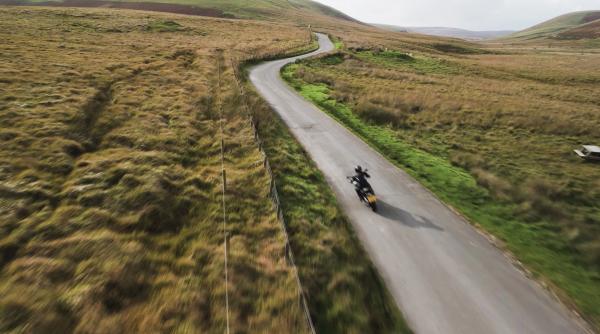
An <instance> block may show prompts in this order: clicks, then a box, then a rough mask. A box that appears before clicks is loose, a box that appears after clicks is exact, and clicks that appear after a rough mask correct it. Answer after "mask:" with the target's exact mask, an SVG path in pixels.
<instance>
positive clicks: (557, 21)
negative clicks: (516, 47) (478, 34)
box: [508, 10, 600, 40]
mask: <svg viewBox="0 0 600 334" xmlns="http://www.w3.org/2000/svg"><path fill="white" fill-rule="evenodd" d="M508 37H509V38H511V39H523V40H531V39H541V38H559V39H561V38H562V39H584V38H598V37H600V10H596V11H584V12H574V13H569V14H565V15H561V16H559V17H556V18H553V19H551V20H548V21H545V22H542V23H540V24H537V25H535V26H533V27H531V28H527V29H525V30H522V31H519V32H516V33H514V34H512V35H510V36H508Z"/></svg>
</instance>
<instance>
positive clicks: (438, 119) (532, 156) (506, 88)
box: [282, 32, 600, 326]
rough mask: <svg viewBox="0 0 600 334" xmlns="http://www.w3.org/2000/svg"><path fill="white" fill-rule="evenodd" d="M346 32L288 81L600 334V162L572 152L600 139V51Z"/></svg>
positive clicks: (292, 68)
mask: <svg viewBox="0 0 600 334" xmlns="http://www.w3.org/2000/svg"><path fill="white" fill-rule="evenodd" d="M332 34H334V32H332ZM338 34H339V35H338V37H339V38H341V40H342V41H343V42H344V44H343V45H344V48H343V50H338V51H335V52H334V53H332V54H329V55H326V56H323V57H320V58H318V59H314V60H305V61H299V62H298V63H296V64H292V65H289V66H288V67H286V68H285V69H284V70H283V73H282V75H283V77H284V79H286V80H287V81H288V82H289V83H290V84H291V85H292V86H293V87H294V88H295V89H297V90H298V91H299V92H300V93H301V94H302V95H303V96H304V97H306V98H307V99H309V100H311V101H313V102H315V104H317V105H318V106H319V107H321V109H323V110H324V111H325V112H327V113H329V114H330V115H331V116H333V117H334V118H336V119H337V120H338V121H340V122H341V123H343V124H344V125H345V126H346V127H348V128H349V129H351V130H352V131H354V132H355V133H356V134H358V135H359V136H360V137H362V138H363V139H364V140H365V141H366V142H367V143H369V144H370V145H372V146H373V147H374V148H376V149H377V150H379V151H380V152H381V153H382V154H384V155H385V156H386V157H388V159H390V160H391V161H393V162H394V163H396V164H397V165H399V166H400V167H402V168H403V169H405V170H406V171H408V172H409V173H410V174H411V175H413V176H414V177H415V178H416V179H418V180H419V181H420V182H422V183H423V184H424V185H425V186H426V187H428V188H429V189H431V190H432V191H433V192H434V193H436V194H437V195H438V196H439V197H440V198H441V199H442V200H443V201H445V202H446V203H448V204H450V205H452V206H453V207H455V208H456V209H458V210H459V211H460V212H462V213H463V214H464V215H465V216H467V217H468V218H469V219H470V220H471V221H472V222H473V223H476V224H478V225H480V226H481V227H483V228H484V229H485V230H486V231H488V232H490V233H491V234H493V235H495V236H496V237H498V238H499V239H500V240H502V242H503V244H504V245H505V247H506V248H507V249H508V250H510V251H511V252H512V253H514V254H515V255H516V256H517V258H518V259H519V260H520V261H522V262H523V263H524V264H525V265H526V267H527V268H528V269H530V270H531V272H532V274H533V275H534V276H535V277H537V278H539V279H540V280H541V281H543V282H544V283H546V284H548V285H550V286H552V287H554V288H555V289H554V290H555V291H558V293H559V294H560V295H561V296H562V297H564V298H563V299H564V300H565V301H567V303H571V302H573V303H574V305H575V306H576V307H577V308H578V309H579V310H580V311H582V313H583V314H584V316H586V317H587V318H588V319H590V320H591V321H592V322H593V323H594V324H595V325H596V326H598V325H599V324H600V284H599V283H600V204H599V203H600V166H598V165H597V164H592V163H584V162H583V161H581V160H580V159H579V158H578V157H576V156H575V154H574V153H573V151H572V150H573V149H574V148H577V147H578V146H579V145H581V144H596V145H597V144H600V132H599V131H598V128H599V126H600V112H599V110H600V98H599V97H600V89H599V87H600V85H599V83H600V72H599V71H598V68H600V57H599V56H598V53H597V52H596V51H597V50H587V49H585V50H584V49H576V48H570V47H565V46H564V45H563V46H561V47H557V48H555V49H551V50H544V51H540V50H537V49H536V48H534V47H526V46H523V47H521V48H519V49H518V50H517V49H515V48H514V47H506V48H503V47H502V46H501V45H498V44H496V45H494V47H493V48H492V47H490V46H487V45H478V44H472V43H465V42H457V41H452V40H449V41H448V42H436V43H429V42H428V41H423V43H421V44H419V43H415V44H413V43H412V41H410V39H407V40H404V41H402V40H400V41H398V42H396V41H394V40H393V39H392V38H390V40H389V41H387V42H383V41H382V39H381V37H380V36H379V35H378V34H376V33H372V34H371V35H368V34H364V35H363V38H361V37H360V36H357V35H356V34H353V33H350V32H348V33H345V34H341V33H339V32H338ZM361 40H362V41H361ZM446 44H447V45H448V46H443V47H441V48H440V47H439V45H446Z"/></svg>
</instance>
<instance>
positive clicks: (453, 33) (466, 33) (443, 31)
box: [372, 24, 513, 41]
mask: <svg viewBox="0 0 600 334" xmlns="http://www.w3.org/2000/svg"><path fill="white" fill-rule="evenodd" d="M372 25H374V26H376V27H379V28H382V29H386V30H390V31H396V32H412V33H416V34H423V35H431V36H440V37H452V38H461V39H465V40H471V41H480V40H485V39H492V38H500V37H504V36H508V35H510V34H511V33H513V31H509V30H502V31H474V30H466V29H459V28H448V27H400V26H394V25H387V24H372Z"/></svg>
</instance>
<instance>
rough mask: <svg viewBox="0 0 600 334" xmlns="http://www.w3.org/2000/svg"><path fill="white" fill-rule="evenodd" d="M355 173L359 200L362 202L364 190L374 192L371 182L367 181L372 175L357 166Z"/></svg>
mask: <svg viewBox="0 0 600 334" xmlns="http://www.w3.org/2000/svg"><path fill="white" fill-rule="evenodd" d="M354 171H355V172H356V175H354V179H355V180H356V181H357V182H358V185H357V186H356V188H355V190H356V194H357V195H358V198H359V199H360V200H361V201H362V200H363V198H362V196H361V191H362V189H364V188H367V189H369V191H370V192H373V188H372V187H371V184H370V183H369V181H367V179H368V178H371V175H369V173H367V170H363V169H362V167H361V166H356V168H355V169H354Z"/></svg>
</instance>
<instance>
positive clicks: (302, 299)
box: [230, 58, 316, 334]
mask: <svg viewBox="0 0 600 334" xmlns="http://www.w3.org/2000/svg"><path fill="white" fill-rule="evenodd" d="M230 61H231V67H232V69H233V73H234V77H235V82H236V84H237V87H238V91H239V93H240V96H241V99H242V105H243V108H244V111H245V113H246V116H247V117H248V122H249V123H250V125H251V126H252V129H253V132H254V139H255V141H256V143H257V145H258V149H259V151H260V153H261V155H262V157H263V164H264V167H265V170H266V171H267V173H268V174H269V178H270V182H271V185H270V188H271V199H272V201H273V206H274V207H275V210H276V211H277V219H278V220H279V222H280V225H281V230H282V231H283V235H284V238H285V257H286V260H287V263H288V265H289V266H291V267H292V271H293V272H294V276H295V279H296V283H297V285H298V299H299V303H300V306H301V308H302V310H303V311H304V317H305V318H306V323H307V326H308V331H309V332H310V333H312V334H316V330H315V326H314V323H313V321H312V317H311V315H310V310H309V308H308V302H307V299H306V294H305V292H304V288H303V287H302V282H301V281H300V275H299V274H298V267H297V266H296V263H295V261H294V254H293V252H292V248H291V245H290V238H289V234H288V231H287V226H286V223H285V219H284V216H283V210H282V208H281V201H280V199H279V193H278V191H277V184H276V182H275V175H274V174H273V170H272V169H271V165H270V163H269V159H268V157H267V154H266V152H265V150H264V148H263V142H262V140H261V138H260V136H259V132H258V127H257V124H256V121H255V119H254V114H253V113H252V112H251V110H250V107H249V106H248V100H247V96H246V92H245V90H244V86H243V84H242V78H241V76H240V74H239V66H240V64H241V62H240V61H235V60H234V59H233V58H230ZM245 61H248V60H245Z"/></svg>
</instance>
